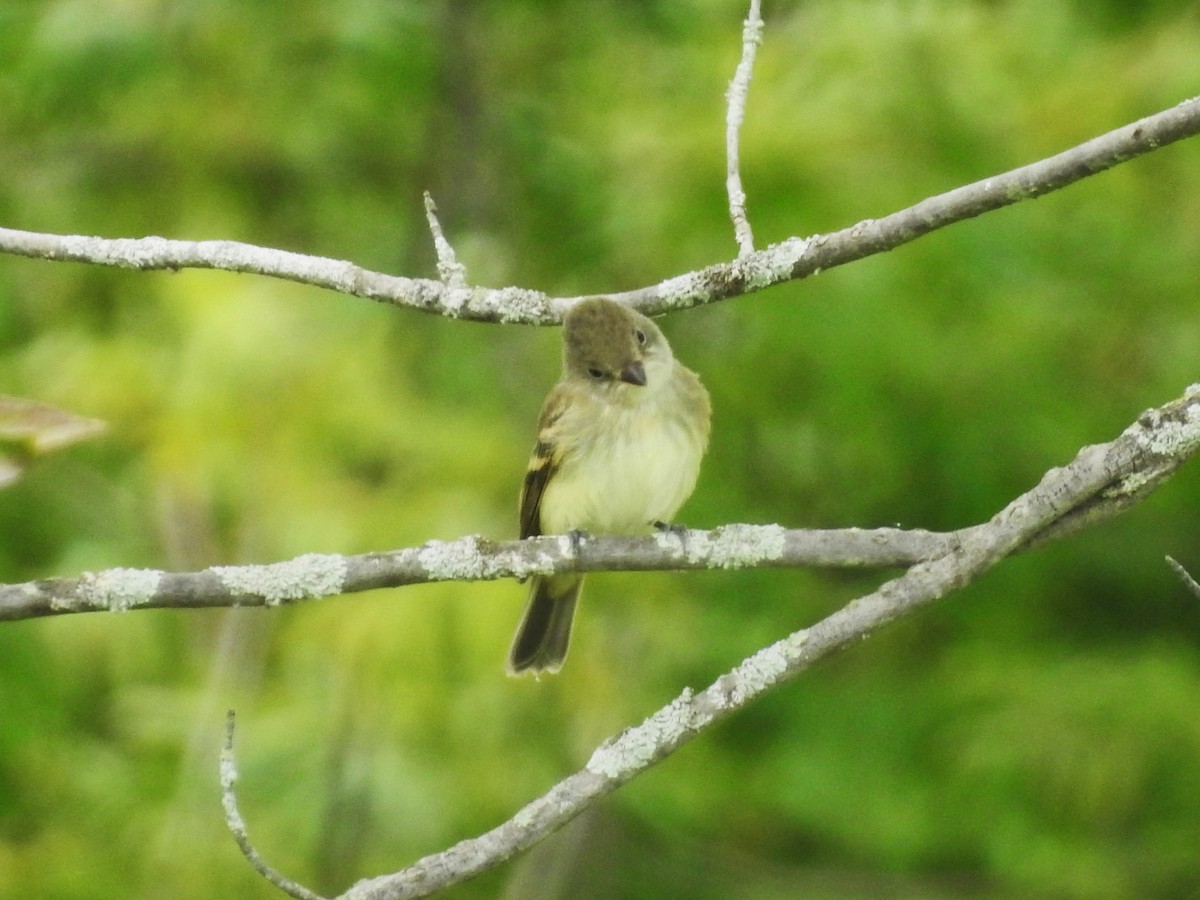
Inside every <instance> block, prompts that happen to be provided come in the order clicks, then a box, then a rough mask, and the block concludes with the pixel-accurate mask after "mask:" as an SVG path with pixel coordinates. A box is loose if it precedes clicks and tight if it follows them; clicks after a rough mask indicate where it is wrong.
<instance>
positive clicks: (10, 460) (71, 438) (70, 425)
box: [0, 395, 105, 488]
mask: <svg viewBox="0 0 1200 900" xmlns="http://www.w3.org/2000/svg"><path fill="white" fill-rule="evenodd" d="M104 428H105V423H104V422H102V421H100V420H99V419H89V418H86V417H84V416H77V415H75V414H74V413H69V412H65V411H64V410H61V409H56V408H55V407H53V406H46V405H45V404H42V403H37V402H35V401H33V400H26V399H24V398H22V397H6V396H3V395H0V488H2V487H7V486H8V485H10V484H12V483H13V482H14V481H16V480H17V479H18V478H20V477H21V475H22V473H23V472H24V470H25V469H26V468H27V467H28V465H29V463H30V461H31V460H32V459H33V457H35V456H41V455H42V454H45V453H50V452H53V451H54V450H59V449H61V448H63V447H68V446H70V445H71V444H75V443H78V442H79V441H85V440H87V439H88V438H91V437H94V436H95V435H97V434H99V433H100V432H101V431H103V430H104Z"/></svg>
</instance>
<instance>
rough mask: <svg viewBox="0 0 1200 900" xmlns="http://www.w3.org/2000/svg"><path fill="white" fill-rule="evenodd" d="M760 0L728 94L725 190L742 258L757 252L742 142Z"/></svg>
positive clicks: (754, 1) (746, 26)
mask: <svg viewBox="0 0 1200 900" xmlns="http://www.w3.org/2000/svg"><path fill="white" fill-rule="evenodd" d="M759 6H760V0H750V14H749V15H748V16H747V17H746V21H745V22H744V23H742V59H741V61H740V62H739V63H738V67H737V71H736V72H735V73H734V75H733V81H731V82H730V83H729V90H728V91H727V92H726V93H725V99H726V100H727V102H728V106H727V108H726V113H725V191H726V193H727V194H728V195H729V217H730V218H731V219H732V220H733V236H734V239H735V240H736V241H737V245H738V258H739V259H744V258H745V257H747V256H749V255H750V254H751V253H753V252H754V233H753V232H752V231H751V230H750V220H749V219H748V218H747V217H746V192H745V191H744V190H743V189H742V173H741V166H740V164H739V162H738V142H739V139H740V134H741V130H742V120H743V119H744V118H745V116H746V93H747V92H748V91H749V89H750V76H751V74H752V73H753V71H754V56H755V54H756V53H757V52H758V46H759V44H761V43H762V36H763V20H762V14H761V13H760V11H759Z"/></svg>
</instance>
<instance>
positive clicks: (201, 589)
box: [0, 384, 1200, 621]
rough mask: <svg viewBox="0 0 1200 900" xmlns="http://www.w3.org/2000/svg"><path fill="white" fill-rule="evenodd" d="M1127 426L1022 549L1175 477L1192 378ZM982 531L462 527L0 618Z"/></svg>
mask: <svg viewBox="0 0 1200 900" xmlns="http://www.w3.org/2000/svg"><path fill="white" fill-rule="evenodd" d="M1135 432H1136V433H1137V434H1140V435H1142V438H1143V439H1144V441H1145V442H1146V445H1145V448H1144V451H1143V452H1142V453H1141V454H1140V455H1138V456H1136V457H1130V458H1129V459H1128V460H1127V463H1126V466H1125V468H1123V469H1122V470H1121V471H1120V472H1119V473H1117V475H1115V476H1114V478H1113V481H1112V482H1111V483H1110V484H1107V485H1105V486H1104V490H1102V491H1099V492H1097V493H1096V494H1095V495H1094V496H1091V497H1089V498H1088V499H1087V501H1086V502H1083V503H1079V504H1074V505H1072V506H1071V508H1070V509H1066V510H1063V512H1062V514H1061V515H1060V516H1058V517H1057V518H1055V519H1053V520H1051V521H1049V522H1047V523H1046V525H1045V526H1044V527H1043V528H1041V529H1039V530H1037V531H1035V532H1032V533H1031V534H1030V535H1029V536H1027V537H1026V539H1025V543H1024V544H1023V545H1022V547H1021V548H1024V547H1031V546H1038V545H1040V544H1043V543H1046V542H1047V541H1050V540H1057V539H1059V538H1062V537H1065V536H1067V535H1069V534H1073V533H1075V532H1076V531H1079V530H1080V529H1082V528H1086V527H1090V526H1092V525H1095V524H1097V523H1099V522H1102V521H1105V520H1107V519H1110V518H1112V517H1114V516H1116V515H1119V514H1120V513H1121V512H1124V511H1125V510H1126V509H1128V508H1129V507H1130V506H1132V505H1133V504H1134V503H1136V502H1137V501H1138V500H1141V499H1142V498H1144V497H1145V496H1146V495H1147V494H1149V493H1150V491H1151V490H1153V489H1154V488H1155V487H1157V486H1158V485H1160V484H1162V483H1163V482H1164V481H1166V479H1168V478H1169V477H1170V476H1171V475H1172V474H1174V472H1175V471H1176V469H1178V468H1179V466H1180V465H1182V464H1183V462H1184V461H1185V460H1187V459H1188V458H1189V457H1190V456H1191V455H1192V454H1194V453H1195V452H1196V449H1197V447H1198V446H1200V384H1198V385H1192V386H1191V387H1189V388H1188V390H1187V392H1186V393H1185V394H1184V396H1183V397H1182V398H1180V399H1178V400H1174V401H1172V402H1171V403H1167V404H1165V405H1164V406H1161V407H1158V408H1157V409H1151V410H1147V411H1146V412H1144V413H1142V415H1141V416H1140V417H1139V418H1138V421H1137V423H1136V424H1135V425H1132V426H1130V428H1129V429H1128V430H1127V432H1126V435H1129V434H1130V433H1135ZM1125 439H1126V437H1125V436H1123V437H1122V438H1120V439H1118V441H1117V442H1113V444H1109V445H1103V446H1104V447H1112V446H1115V445H1116V444H1117V443H1118V442H1119V441H1122V440H1125ZM987 527H988V526H987V525H975V526H972V527H969V528H963V529H960V530H958V531H951V532H931V531H922V530H912V531H904V530H901V529H897V528H877V529H861V528H846V529H812V530H809V529H785V528H783V527H781V526H779V525H723V526H721V527H719V528H714V529H713V530H711V531H688V532H684V533H683V534H682V535H679V534H675V533H671V532H662V533H656V534H653V535H647V536H644V537H623V536H609V535H605V536H599V537H592V538H589V539H588V540H586V541H583V542H582V543H576V542H573V541H571V540H570V539H569V538H568V537H565V536H551V537H538V538H529V539H528V540H524V541H492V540H488V539H487V538H483V537H480V536H478V535H468V536H467V537H462V538H459V539H457V540H454V541H449V542H446V541H430V542H428V543H426V544H423V545H422V546H420V547H409V548H406V549H403V550H392V551H387V552H379V553H365V554H359V555H354V556H348V555H341V554H335V553H327V554H322V553H309V554H305V555H304V556H299V557H296V558H295V559H291V560H287V561H285V562H278V563H271V564H268V565H245V566H213V567H211V568H208V569H204V570H202V571H199V572H161V571H158V570H156V569H126V568H118V569H107V570H105V571H102V572H85V573H84V574H82V575H80V576H79V577H77V578H47V579H42V580H39V581H30V582H26V583H23V584H8V585H0V621H4V620H15V619H29V618H35V617H39V616H53V615H65V614H67V613H80V612H98V611H112V612H124V611H127V610H131V609H155V608H163V607H169V608H172V609H197V608H205V607H218V606H278V605H282V604H288V603H297V602H300V601H304V600H315V599H319V598H321V597H329V596H333V595H335V594H350V593H356V592H359V591H367V590H375V589H377V588H389V587H400V586H403V585H409V584H424V583H430V582H438V581H492V580H496V579H499V578H528V577H529V576H531V575H550V574H556V573H564V572H601V571H616V570H620V571H663V570H672V571H683V570H695V569H744V568H800V567H805V566H809V567H826V568H831V567H838V568H868V567H873V568H881V567H892V568H894V567H907V566H911V565H914V564H917V563H921V562H925V561H928V560H932V559H938V558H941V557H944V556H945V555H946V554H948V553H952V552H954V551H955V550H957V549H958V548H960V547H962V546H964V545H966V544H969V543H970V542H971V541H973V540H975V536H976V534H977V533H978V532H979V531H980V530H981V529H985V528H987ZM1021 548H1018V549H1021Z"/></svg>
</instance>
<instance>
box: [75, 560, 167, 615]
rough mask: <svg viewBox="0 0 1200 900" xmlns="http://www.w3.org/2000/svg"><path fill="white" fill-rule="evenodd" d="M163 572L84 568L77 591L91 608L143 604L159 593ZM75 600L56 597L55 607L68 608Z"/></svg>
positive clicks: (114, 609) (116, 608)
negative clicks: (88, 570) (85, 570)
mask: <svg viewBox="0 0 1200 900" xmlns="http://www.w3.org/2000/svg"><path fill="white" fill-rule="evenodd" d="M162 577H163V573H162V572H160V571H159V570H158V569H106V570H105V571H103V572H84V573H83V575H82V576H80V579H79V588H78V591H77V595H78V597H79V599H80V600H81V601H83V604H84V605H85V606H86V607H88V608H90V609H95V608H100V609H108V610H111V611H112V612H125V610H127V609H132V608H133V607H136V606H142V605H144V604H145V603H147V602H148V601H149V600H150V599H151V598H153V597H154V595H155V594H156V593H158V584H159V582H160V581H161V580H162ZM75 605H76V604H74V603H73V602H70V601H66V600H64V601H58V602H55V603H54V604H53V606H54V607H55V608H56V609H70V608H73V607H75Z"/></svg>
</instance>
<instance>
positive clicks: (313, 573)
mask: <svg viewBox="0 0 1200 900" xmlns="http://www.w3.org/2000/svg"><path fill="white" fill-rule="evenodd" d="M209 571H210V572H212V573H213V574H215V575H216V576H217V577H218V578H220V579H221V583H222V584H223V585H224V586H225V587H226V588H227V589H228V590H230V591H231V592H233V593H234V594H249V595H251V596H255V597H261V598H262V599H263V600H264V601H266V603H267V605H269V606H275V605H277V604H280V603H287V602H290V601H293V600H312V599H316V598H317V597H328V596H330V595H331V594H336V593H338V592H339V591H340V590H341V589H342V585H343V583H344V582H345V580H346V558H345V557H344V556H338V555H335V554H327V553H306V554H305V555H304V556H298V557H296V558H295V559H290V560H288V561H286V562H278V563H271V564H270V565H266V566H213V567H212V568H211V569H209Z"/></svg>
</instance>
